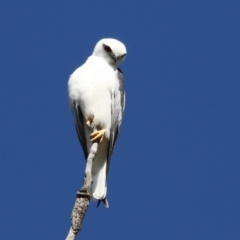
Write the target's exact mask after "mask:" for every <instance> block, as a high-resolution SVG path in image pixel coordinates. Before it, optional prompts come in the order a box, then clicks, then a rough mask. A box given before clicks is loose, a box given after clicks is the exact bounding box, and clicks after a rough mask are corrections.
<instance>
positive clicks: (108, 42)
mask: <svg viewBox="0 0 240 240" xmlns="http://www.w3.org/2000/svg"><path fill="white" fill-rule="evenodd" d="M126 54H127V50H126V47H125V46H124V44H123V43H121V42H120V41H118V40H116V39H113V38H105V39H102V40H100V41H99V42H98V43H97V44H96V46H95V48H94V50H93V54H92V55H93V56H98V57H101V58H103V59H105V60H106V61H107V62H108V63H109V65H111V66H112V67H114V68H117V67H118V66H119V64H120V63H121V62H122V61H123V60H124V59H125V56H126Z"/></svg>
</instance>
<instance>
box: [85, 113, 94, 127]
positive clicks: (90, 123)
mask: <svg viewBox="0 0 240 240" xmlns="http://www.w3.org/2000/svg"><path fill="white" fill-rule="evenodd" d="M93 119H94V115H93V114H92V115H90V116H89V117H88V120H87V121H86V124H87V125H88V126H89V127H91V125H92V122H93Z"/></svg>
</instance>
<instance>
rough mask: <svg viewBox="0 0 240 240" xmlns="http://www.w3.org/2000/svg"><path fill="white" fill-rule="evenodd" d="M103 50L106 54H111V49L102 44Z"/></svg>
mask: <svg viewBox="0 0 240 240" xmlns="http://www.w3.org/2000/svg"><path fill="white" fill-rule="evenodd" d="M103 48H104V50H105V51H106V52H108V53H111V52H112V49H111V48H110V47H109V46H108V45H105V44H103Z"/></svg>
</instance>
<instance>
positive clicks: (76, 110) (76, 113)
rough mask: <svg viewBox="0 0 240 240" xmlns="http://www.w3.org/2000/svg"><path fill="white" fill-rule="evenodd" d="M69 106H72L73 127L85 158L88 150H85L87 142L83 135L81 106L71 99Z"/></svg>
mask: <svg viewBox="0 0 240 240" xmlns="http://www.w3.org/2000/svg"><path fill="white" fill-rule="evenodd" d="M71 106H72V113H73V118H74V122H75V128H76V131H77V135H78V138H79V141H80V143H81V145H82V149H83V153H84V156H85V159H87V157H88V150H87V142H86V136H85V130H84V124H85V122H84V118H83V114H82V111H81V107H80V105H79V104H77V103H76V102H75V101H73V102H72V103H71Z"/></svg>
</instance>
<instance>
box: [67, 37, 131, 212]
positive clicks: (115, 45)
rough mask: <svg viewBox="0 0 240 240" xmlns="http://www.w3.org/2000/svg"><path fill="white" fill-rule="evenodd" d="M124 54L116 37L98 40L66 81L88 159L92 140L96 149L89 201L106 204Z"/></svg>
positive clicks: (119, 115) (122, 95)
mask: <svg viewBox="0 0 240 240" xmlns="http://www.w3.org/2000/svg"><path fill="white" fill-rule="evenodd" d="M126 55H127V49H126V47H125V45H124V44H123V43H122V42H120V41H119V40H117V39H113V38H104V39H101V40H100V41H98V42H97V44H96V45H95V47H94V50H93V53H92V55H91V56H89V57H88V58H87V60H86V62H85V63H84V64H83V65H82V66H80V67H79V68H77V69H76V70H75V71H74V72H73V73H72V74H71V75H70V78H69V80H68V94H69V100H70V106H71V109H72V113H73V118H74V122H75V128H76V131H77V135H78V138H79V141H80V143H81V146H82V150H83V153H84V156H85V159H86V160H87V157H88V154H89V151H90V147H91V145H92V143H94V142H98V143H99V145H98V150H97V153H96V155H95V158H94V161H93V165H92V184H91V200H97V201H98V205H97V206H99V204H100V203H101V202H103V203H104V205H105V206H106V207H109V204H108V201H107V198H106V194H107V175H108V172H109V167H110V160H111V155H112V153H113V149H114V147H115V144H116V140H117V138H118V135H119V131H120V127H121V123H122V119H123V112H124V109H125V90H124V77H123V73H122V71H121V69H120V68H119V66H120V64H121V63H122V61H123V60H124V59H125V57H126Z"/></svg>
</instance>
